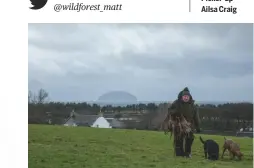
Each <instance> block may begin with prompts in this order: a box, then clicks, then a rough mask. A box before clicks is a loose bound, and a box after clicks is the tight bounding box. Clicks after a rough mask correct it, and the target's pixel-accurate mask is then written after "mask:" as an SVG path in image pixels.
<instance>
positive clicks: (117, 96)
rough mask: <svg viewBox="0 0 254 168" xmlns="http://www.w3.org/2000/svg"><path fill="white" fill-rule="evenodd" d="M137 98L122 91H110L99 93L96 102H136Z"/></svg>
mask: <svg viewBox="0 0 254 168" xmlns="http://www.w3.org/2000/svg"><path fill="white" fill-rule="evenodd" d="M137 102H138V101H137V98H136V97H135V96H134V95H132V94H130V93H128V92H124V91H112V92H108V93H105V94H103V95H101V96H100V97H99V98H98V100H97V101H96V103H98V104H112V103H113V104H126V103H127V104H136V103H137Z"/></svg>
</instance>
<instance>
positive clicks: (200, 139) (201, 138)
mask: <svg viewBox="0 0 254 168" xmlns="http://www.w3.org/2000/svg"><path fill="white" fill-rule="evenodd" d="M199 139H200V141H201V142H202V143H203V144H204V143H205V141H204V140H203V139H202V137H201V136H200V137H199Z"/></svg>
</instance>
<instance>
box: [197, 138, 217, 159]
mask: <svg viewBox="0 0 254 168" xmlns="http://www.w3.org/2000/svg"><path fill="white" fill-rule="evenodd" d="M199 139H200V141H201V142H202V143H203V144H204V153H205V158H206V159H209V160H218V159H219V145H218V143H216V142H215V141H214V140H211V139H208V140H206V141H204V140H203V139H202V138H201V137H199ZM207 154H208V158H207Z"/></svg>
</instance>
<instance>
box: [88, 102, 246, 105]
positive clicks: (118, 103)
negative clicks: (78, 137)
mask: <svg viewBox="0 0 254 168" xmlns="http://www.w3.org/2000/svg"><path fill="white" fill-rule="evenodd" d="M87 103H89V104H98V105H101V106H103V105H112V106H126V105H131V104H140V103H142V104H148V103H155V104H157V105H158V104H160V103H172V101H137V102H110V101H108V102H100V101H88V102H87ZM195 103H196V104H198V105H200V104H213V105H216V106H217V105H219V104H225V103H241V102H226V101H225V102H218V101H217V102H216V101H197V102H195ZM246 103H247V102H246ZM248 103H251V102H248Z"/></svg>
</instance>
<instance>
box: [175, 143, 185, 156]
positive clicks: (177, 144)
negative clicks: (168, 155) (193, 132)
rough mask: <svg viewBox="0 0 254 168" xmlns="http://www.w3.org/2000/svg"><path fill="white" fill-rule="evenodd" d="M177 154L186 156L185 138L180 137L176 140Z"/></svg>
mask: <svg viewBox="0 0 254 168" xmlns="http://www.w3.org/2000/svg"><path fill="white" fill-rule="evenodd" d="M175 154H176V156H184V150H183V139H179V140H177V141H176V144H175Z"/></svg>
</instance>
